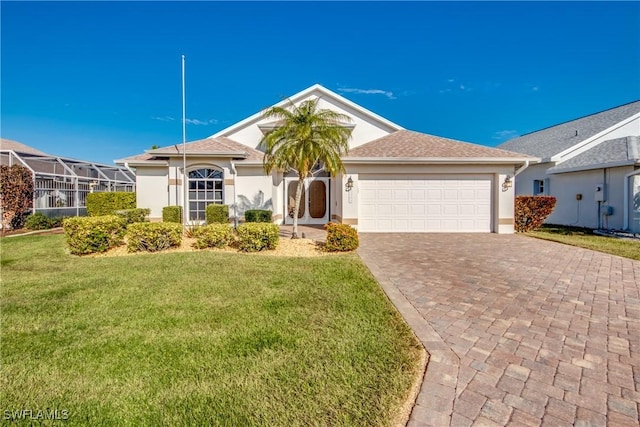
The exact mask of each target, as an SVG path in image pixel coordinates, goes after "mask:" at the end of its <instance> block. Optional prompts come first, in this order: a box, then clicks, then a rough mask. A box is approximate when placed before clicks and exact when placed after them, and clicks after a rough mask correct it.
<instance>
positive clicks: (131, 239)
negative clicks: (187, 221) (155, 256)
mask: <svg viewBox="0 0 640 427" xmlns="http://www.w3.org/2000/svg"><path fill="white" fill-rule="evenodd" d="M126 237H127V250H128V251H129V252H141V251H147V252H157V251H163V250H165V249H169V248H171V247H173V246H180V243H182V225H181V224H175V223H171V222H136V223H134V224H129V225H128V226H127V234H126Z"/></svg>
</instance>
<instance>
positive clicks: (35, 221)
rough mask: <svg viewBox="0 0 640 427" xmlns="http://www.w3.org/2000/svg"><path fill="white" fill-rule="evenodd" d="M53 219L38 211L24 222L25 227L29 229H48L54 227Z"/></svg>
mask: <svg viewBox="0 0 640 427" xmlns="http://www.w3.org/2000/svg"><path fill="white" fill-rule="evenodd" d="M51 222H52V221H51V220H50V219H49V218H47V216H46V215H45V214H43V213H42V212H36V213H34V214H33V215H29V216H28V217H27V220H26V221H25V222H24V228H26V229H27V230H48V229H50V228H52V227H53V225H52V223H51Z"/></svg>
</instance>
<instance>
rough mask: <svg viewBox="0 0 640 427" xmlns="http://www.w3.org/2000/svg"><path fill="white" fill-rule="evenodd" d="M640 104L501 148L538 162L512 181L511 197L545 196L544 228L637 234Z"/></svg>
mask: <svg viewBox="0 0 640 427" xmlns="http://www.w3.org/2000/svg"><path fill="white" fill-rule="evenodd" d="M639 135H640V101H636V102H632V103H629V104H625V105H621V106H619V107H616V108H612V109H610V110H606V111H602V112H600V113H596V114H592V115H590V116H586V117H582V118H579V119H576V120H572V121H569V122H566V123H562V124H559V125H557V126H552V127H549V128H546V129H542V130H539V131H537V132H533V133H530V134H527V135H523V136H521V137H518V138H514V139H512V140H509V141H507V142H505V143H504V144H501V145H500V146H499V148H502V149H505V150H514V151H517V152H520V153H526V154H529V155H532V156H536V157H540V158H542V162H541V163H540V164H537V165H532V166H530V167H528V168H527V169H525V170H524V171H523V172H522V173H521V174H519V175H518V178H517V181H516V194H517V195H522V194H534V195H539V194H540V195H551V196H555V197H556V207H555V209H554V211H553V213H552V214H551V216H549V218H548V219H547V222H548V223H550V224H564V225H575V226H580V227H589V228H604V229H613V230H629V231H633V232H636V233H640V137H639Z"/></svg>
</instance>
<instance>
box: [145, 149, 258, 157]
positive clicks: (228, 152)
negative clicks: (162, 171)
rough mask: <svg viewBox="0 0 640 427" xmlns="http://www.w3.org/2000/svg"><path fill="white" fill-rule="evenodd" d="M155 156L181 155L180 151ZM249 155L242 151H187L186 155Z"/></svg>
mask: <svg viewBox="0 0 640 427" xmlns="http://www.w3.org/2000/svg"><path fill="white" fill-rule="evenodd" d="M156 155H157V156H166V157H182V153H162V154H161V153H158V154H156ZM248 156H249V155H248V154H247V153H246V152H244V151H196V152H187V157H232V158H233V157H241V158H246V157H248Z"/></svg>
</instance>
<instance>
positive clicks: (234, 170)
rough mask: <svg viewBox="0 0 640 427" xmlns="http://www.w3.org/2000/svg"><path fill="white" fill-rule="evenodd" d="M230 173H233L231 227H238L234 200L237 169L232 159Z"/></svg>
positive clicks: (236, 204)
mask: <svg viewBox="0 0 640 427" xmlns="http://www.w3.org/2000/svg"><path fill="white" fill-rule="evenodd" d="M231 173H232V174H233V228H238V203H237V202H236V175H237V174H238V171H237V169H236V164H235V163H234V162H233V161H232V162H231Z"/></svg>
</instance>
